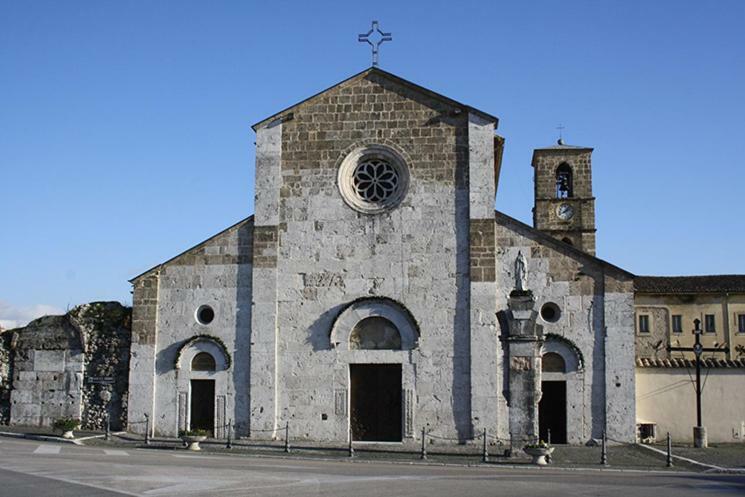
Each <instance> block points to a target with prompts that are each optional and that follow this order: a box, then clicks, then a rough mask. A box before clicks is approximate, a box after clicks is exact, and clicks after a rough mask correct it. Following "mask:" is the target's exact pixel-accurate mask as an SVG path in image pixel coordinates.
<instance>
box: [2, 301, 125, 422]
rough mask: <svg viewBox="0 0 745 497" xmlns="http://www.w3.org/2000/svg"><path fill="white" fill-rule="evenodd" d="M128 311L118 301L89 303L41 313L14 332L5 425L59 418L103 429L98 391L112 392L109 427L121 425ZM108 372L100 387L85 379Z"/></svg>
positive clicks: (123, 413)
mask: <svg viewBox="0 0 745 497" xmlns="http://www.w3.org/2000/svg"><path fill="white" fill-rule="evenodd" d="M130 319H131V311H130V309H129V308H127V307H124V306H122V305H121V304H119V303H117V302H94V303H91V304H84V305H81V306H78V307H75V308H74V309H72V310H71V311H70V312H68V313H67V314H65V315H63V316H46V317H43V318H39V319H37V320H34V321H32V322H31V323H29V324H28V325H27V326H26V327H23V328H18V329H16V330H13V334H14V335H15V337H14V338H13V347H12V355H11V357H12V368H13V389H12V392H11V395H10V400H11V406H10V407H11V408H10V423H11V424H18V425H32V426H51V425H52V424H53V423H54V421H55V420H56V419H58V418H75V419H79V420H81V423H82V426H83V428H88V429H102V428H103V427H104V423H105V421H104V419H105V418H104V410H105V406H104V403H103V401H102V400H101V398H100V396H99V395H98V393H99V391H100V390H101V389H102V388H105V389H107V390H109V391H110V392H111V394H112V399H111V403H110V404H109V413H110V415H111V422H112V426H113V427H114V429H120V428H121V427H122V426H124V425H125V424H126V401H125V399H126V398H127V390H128V374H127V373H128V369H129V368H128V366H129V345H130ZM94 376H110V377H113V378H114V383H113V384H112V385H110V386H106V387H102V386H100V385H98V384H92V383H90V382H89V381H87V380H90V379H92V377H94Z"/></svg>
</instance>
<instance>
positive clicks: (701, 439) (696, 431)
mask: <svg viewBox="0 0 745 497" xmlns="http://www.w3.org/2000/svg"><path fill="white" fill-rule="evenodd" d="M701 333H702V331H701V320H700V319H694V320H693V336H694V337H695V339H694V342H693V347H671V346H668V347H667V350H668V352H674V351H675V352H693V353H694V354H695V356H696V426H694V427H693V445H694V446H695V447H697V448H706V447H707V446H708V445H709V443H708V441H707V438H706V428H705V427H704V424H703V421H702V419H701V418H702V416H701V362H702V361H701V355H702V354H703V353H704V352H725V353H726V352H729V347H724V348H721V349H720V348H711V347H704V346H703V344H702V343H701Z"/></svg>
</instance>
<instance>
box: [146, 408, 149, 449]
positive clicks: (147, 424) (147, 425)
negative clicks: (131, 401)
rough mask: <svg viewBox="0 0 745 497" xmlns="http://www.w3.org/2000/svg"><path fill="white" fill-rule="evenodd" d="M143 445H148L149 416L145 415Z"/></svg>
mask: <svg viewBox="0 0 745 497" xmlns="http://www.w3.org/2000/svg"><path fill="white" fill-rule="evenodd" d="M145 445H150V416H149V415H148V413H145Z"/></svg>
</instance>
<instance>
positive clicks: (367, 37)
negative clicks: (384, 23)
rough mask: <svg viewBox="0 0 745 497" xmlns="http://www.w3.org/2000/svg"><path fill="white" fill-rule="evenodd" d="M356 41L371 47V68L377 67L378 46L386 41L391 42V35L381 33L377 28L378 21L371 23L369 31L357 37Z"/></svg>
mask: <svg viewBox="0 0 745 497" xmlns="http://www.w3.org/2000/svg"><path fill="white" fill-rule="evenodd" d="M371 37H372V39H371ZM357 41H359V42H361V43H368V44H369V45H370V46H371V47H372V65H373V67H378V52H379V50H380V45H382V44H383V42H386V41H393V36H392V35H391V33H384V32H383V31H381V30H380V27H379V26H378V21H373V22H372V27H371V28H370V31H368V32H367V33H364V34H360V35H357Z"/></svg>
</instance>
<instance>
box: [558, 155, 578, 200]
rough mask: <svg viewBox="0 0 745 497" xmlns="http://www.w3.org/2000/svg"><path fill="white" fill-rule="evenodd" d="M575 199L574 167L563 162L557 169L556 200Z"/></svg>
mask: <svg viewBox="0 0 745 497" xmlns="http://www.w3.org/2000/svg"><path fill="white" fill-rule="evenodd" d="M572 197H574V174H573V172H572V166H570V165H569V164H567V163H566V162H562V163H561V164H560V165H559V167H557V168H556V198H572Z"/></svg>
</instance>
